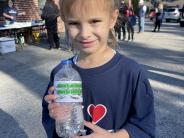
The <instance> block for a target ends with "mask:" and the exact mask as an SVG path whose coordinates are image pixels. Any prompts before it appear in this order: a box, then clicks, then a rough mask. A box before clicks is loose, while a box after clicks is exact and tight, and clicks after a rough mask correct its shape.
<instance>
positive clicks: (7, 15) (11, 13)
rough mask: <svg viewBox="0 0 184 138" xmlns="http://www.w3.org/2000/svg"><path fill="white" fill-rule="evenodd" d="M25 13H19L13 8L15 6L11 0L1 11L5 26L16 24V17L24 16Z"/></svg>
mask: <svg viewBox="0 0 184 138" xmlns="http://www.w3.org/2000/svg"><path fill="white" fill-rule="evenodd" d="M25 14H26V13H25V12H19V11H18V9H17V8H16V7H15V4H14V3H13V2H12V0H9V1H8V6H6V7H5V8H4V9H3V17H4V22H5V25H9V24H13V23H14V22H16V18H17V15H25Z"/></svg>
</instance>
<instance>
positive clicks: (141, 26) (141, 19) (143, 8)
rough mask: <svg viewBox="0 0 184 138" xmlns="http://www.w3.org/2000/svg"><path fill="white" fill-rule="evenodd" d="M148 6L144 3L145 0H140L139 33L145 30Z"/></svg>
mask: <svg viewBox="0 0 184 138" xmlns="http://www.w3.org/2000/svg"><path fill="white" fill-rule="evenodd" d="M146 10H147V7H146V5H144V1H143V0H140V1H139V14H138V25H139V31H138V32H139V33H141V32H144V23H145V14H146Z"/></svg>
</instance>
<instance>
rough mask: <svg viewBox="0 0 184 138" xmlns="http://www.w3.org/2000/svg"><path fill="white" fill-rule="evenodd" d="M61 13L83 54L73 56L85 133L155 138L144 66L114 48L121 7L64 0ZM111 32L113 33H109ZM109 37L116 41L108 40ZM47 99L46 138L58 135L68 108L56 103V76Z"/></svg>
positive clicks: (102, 137)
mask: <svg viewBox="0 0 184 138" xmlns="http://www.w3.org/2000/svg"><path fill="white" fill-rule="evenodd" d="M60 6H61V8H60V10H61V16H62V19H63V21H64V23H65V26H66V28H67V31H68V36H69V37H70V40H71V41H72V45H73V47H74V48H75V49H77V50H78V51H79V53H78V54H77V55H75V56H73V57H72V58H71V59H69V60H71V61H72V62H73V68H74V69H76V70H77V71H78V72H79V73H80V75H81V78H82V84H83V106H84V108H83V113H84V119H85V121H84V124H85V126H86V127H87V128H88V129H86V130H87V136H79V137H81V138H130V137H131V138H151V137H155V133H154V132H155V115H154V104H153V92H152V90H151V87H150V83H149V81H148V79H147V77H146V75H145V72H144V70H143V69H142V68H141V67H140V65H138V64H137V63H136V62H135V61H133V60H131V59H129V58H127V57H125V56H123V55H121V54H120V53H119V52H118V51H116V50H114V49H115V47H114V46H115V45H116V43H114V42H115V41H112V39H115V38H114V37H113V38H112V32H111V29H113V27H114V25H115V23H116V20H117V17H118V9H117V8H115V2H114V0H62V1H60ZM109 37H110V38H109ZM109 40H111V41H110V42H113V43H109ZM61 67H62V65H61V64H59V65H58V66H57V67H55V68H54V69H53V70H52V72H51V77H50V82H49V85H48V88H47V90H46V93H45V95H44V98H43V103H42V106H43V112H42V123H43V126H44V128H45V130H46V133H47V136H48V138H57V137H58V136H57V134H56V131H55V125H54V123H55V121H54V120H55V119H60V120H63V121H64V119H65V118H66V116H67V115H68V114H67V109H66V108H65V107H63V106H61V105H60V104H59V103H56V102H53V101H54V100H55V99H56V97H55V95H54V94H49V93H52V92H53V90H54V87H53V83H54V82H53V80H54V75H55V74H56V73H57V71H58V70H59V69H60V68H61Z"/></svg>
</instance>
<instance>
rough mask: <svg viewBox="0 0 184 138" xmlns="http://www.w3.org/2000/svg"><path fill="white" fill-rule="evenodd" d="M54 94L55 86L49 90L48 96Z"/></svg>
mask: <svg viewBox="0 0 184 138" xmlns="http://www.w3.org/2000/svg"><path fill="white" fill-rule="evenodd" d="M53 93H54V86H51V87H49V89H48V94H53Z"/></svg>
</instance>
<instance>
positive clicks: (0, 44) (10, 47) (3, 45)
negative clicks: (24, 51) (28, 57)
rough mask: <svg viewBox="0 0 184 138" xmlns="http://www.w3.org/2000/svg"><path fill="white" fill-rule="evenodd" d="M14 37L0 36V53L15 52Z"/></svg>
mask: <svg viewBox="0 0 184 138" xmlns="http://www.w3.org/2000/svg"><path fill="white" fill-rule="evenodd" d="M15 51H16V46H15V39H14V38H10V37H0V53H2V54H4V53H9V52H15Z"/></svg>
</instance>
